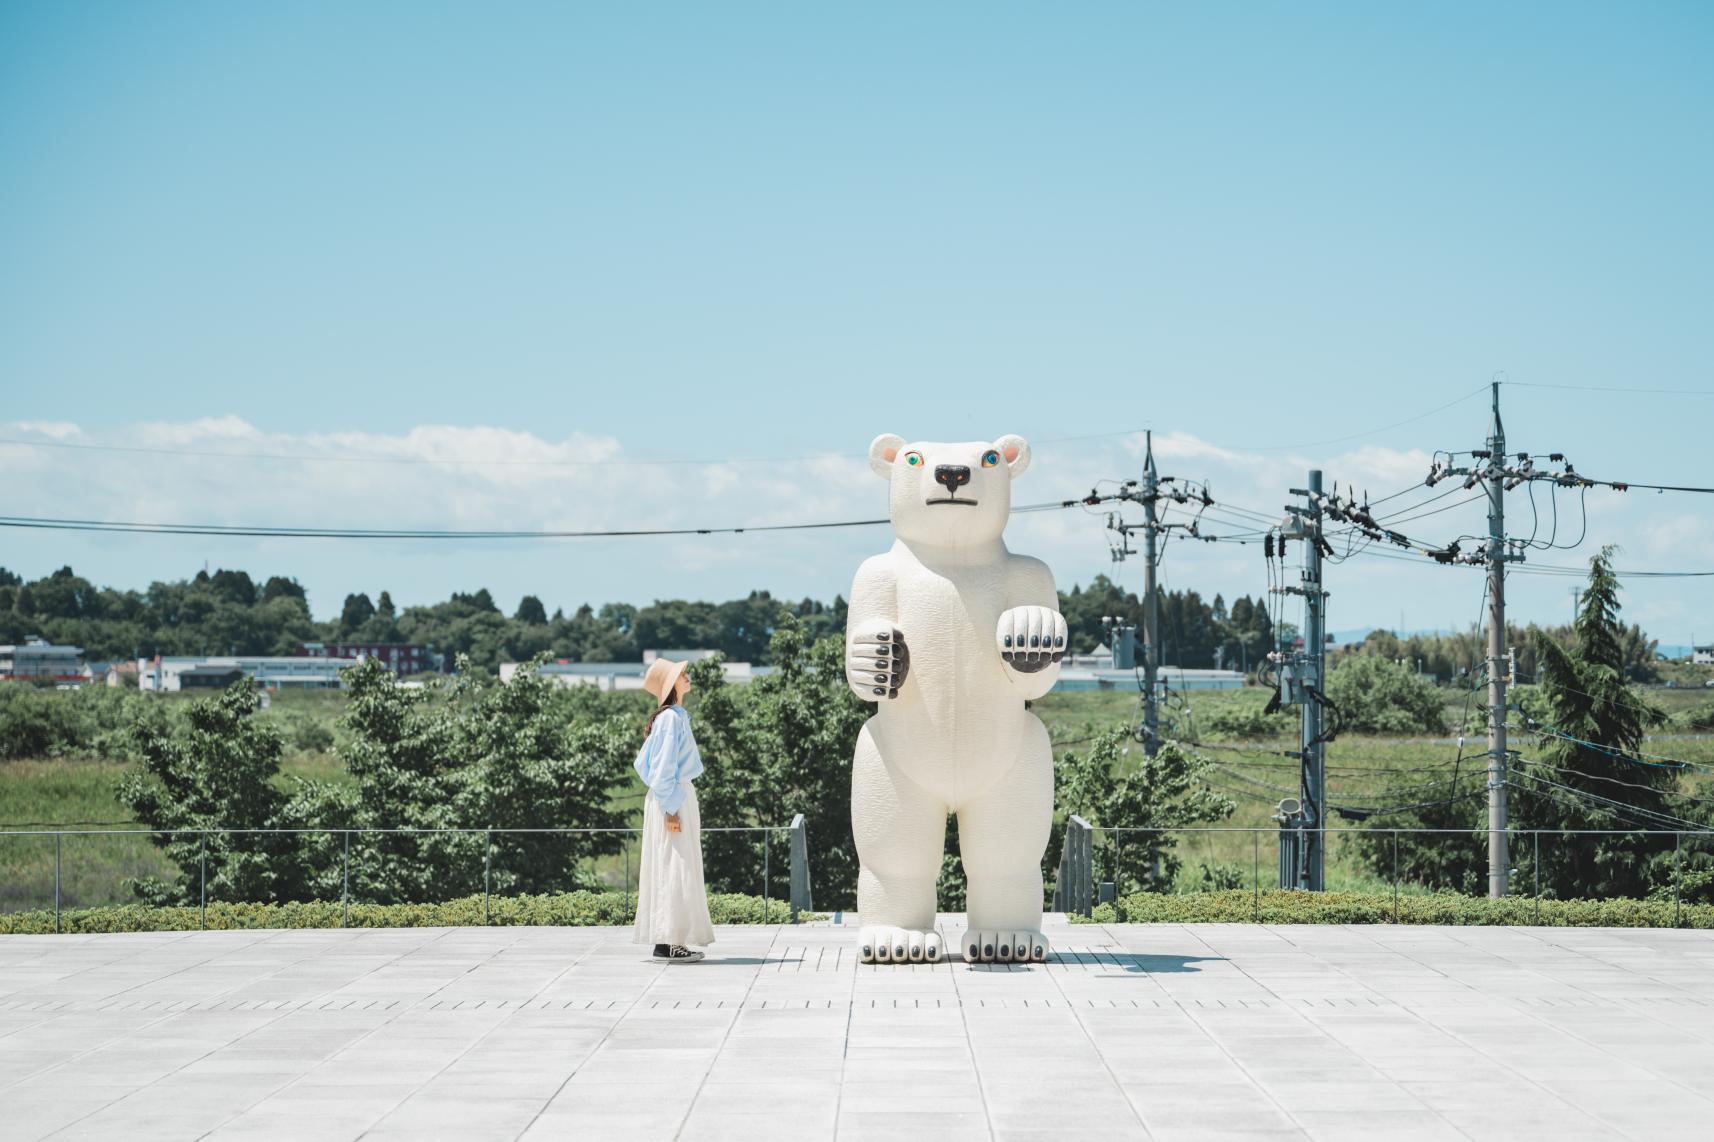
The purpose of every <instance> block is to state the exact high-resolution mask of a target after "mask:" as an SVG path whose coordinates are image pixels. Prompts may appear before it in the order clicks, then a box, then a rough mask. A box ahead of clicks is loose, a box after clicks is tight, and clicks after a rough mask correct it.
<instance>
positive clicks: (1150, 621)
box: [1143, 431, 1161, 757]
mask: <svg viewBox="0 0 1714 1142" xmlns="http://www.w3.org/2000/svg"><path fill="white" fill-rule="evenodd" d="M1154 437H1155V434H1154V433H1153V432H1152V431H1149V432H1145V433H1144V434H1143V753H1144V754H1146V755H1147V756H1149V757H1153V756H1155V753H1156V752H1157V751H1158V750H1159V749H1160V700H1159V695H1158V693H1157V689H1156V683H1155V678H1156V674H1157V671H1158V669H1159V666H1160V629H1161V607H1160V594H1159V592H1157V591H1156V589H1155V562H1156V554H1157V552H1156V545H1155V532H1156V531H1158V530H1159V523H1158V521H1157V520H1156V518H1155V501H1156V500H1157V499H1158V498H1159V497H1160V474H1159V473H1158V472H1157V471H1156V470H1155V440H1154Z"/></svg>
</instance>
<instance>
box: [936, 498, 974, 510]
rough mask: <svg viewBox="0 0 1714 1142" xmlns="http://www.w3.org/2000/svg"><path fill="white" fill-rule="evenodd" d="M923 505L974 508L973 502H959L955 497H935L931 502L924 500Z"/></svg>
mask: <svg viewBox="0 0 1714 1142" xmlns="http://www.w3.org/2000/svg"><path fill="white" fill-rule="evenodd" d="M923 503H925V504H963V505H964V506H965V507H972V508H973V507H975V506H976V501H975V500H961V499H959V498H958V497H957V496H937V497H935V498H934V499H932V500H924V501H923Z"/></svg>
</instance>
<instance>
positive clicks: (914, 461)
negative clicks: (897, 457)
mask: <svg viewBox="0 0 1714 1142" xmlns="http://www.w3.org/2000/svg"><path fill="white" fill-rule="evenodd" d="M905 463H907V464H909V465H910V466H911V467H913V468H920V467H922V453H921V452H906V453H905Z"/></svg>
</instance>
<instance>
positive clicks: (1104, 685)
mask: <svg viewBox="0 0 1714 1142" xmlns="http://www.w3.org/2000/svg"><path fill="white" fill-rule="evenodd" d="M1078 657H1079V658H1084V657H1093V656H1085V655H1079V656H1078ZM1067 661H1069V660H1064V661H1061V663H1060V667H1059V680H1058V681H1057V682H1055V683H1054V684H1053V688H1054V689H1055V690H1058V691H1066V690H1136V689H1138V687H1139V684H1140V683H1141V680H1142V676H1143V672H1142V669H1141V668H1140V667H1137V668H1133V669H1131V670H1122V669H1114V668H1112V667H1107V668H1105V669H1104V668H1102V667H1099V666H1094V667H1091V666H1083V665H1067ZM1156 677H1158V678H1159V679H1160V681H1161V683H1162V684H1164V685H1165V686H1166V687H1167V688H1168V689H1170V690H1242V689H1243V688H1244V675H1243V673H1242V672H1241V671H1238V670H1186V669H1184V668H1182V667H1178V666H1161V667H1158V668H1157V670H1156Z"/></svg>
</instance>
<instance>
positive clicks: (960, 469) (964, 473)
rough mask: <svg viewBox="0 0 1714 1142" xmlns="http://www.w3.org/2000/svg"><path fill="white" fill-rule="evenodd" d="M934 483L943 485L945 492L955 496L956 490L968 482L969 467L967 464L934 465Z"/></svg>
mask: <svg viewBox="0 0 1714 1142" xmlns="http://www.w3.org/2000/svg"><path fill="white" fill-rule="evenodd" d="M934 482H935V483H937V484H945V485H946V490H947V491H949V492H951V493H952V494H953V495H955V496H956V495H957V494H958V489H959V488H962V487H963V486H964V485H965V484H968V483H969V482H970V466H969V465H968V464H936V465H935V466H934Z"/></svg>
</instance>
